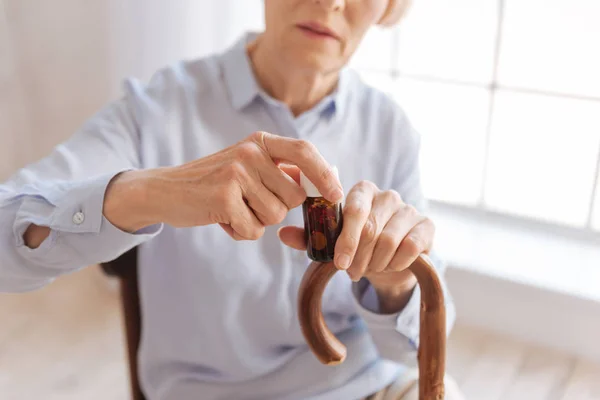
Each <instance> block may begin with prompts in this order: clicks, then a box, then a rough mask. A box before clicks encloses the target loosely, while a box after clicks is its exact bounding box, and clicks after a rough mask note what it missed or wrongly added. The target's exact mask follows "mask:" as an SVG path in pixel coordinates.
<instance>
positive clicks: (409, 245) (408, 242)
mask: <svg viewBox="0 0 600 400" xmlns="http://www.w3.org/2000/svg"><path fill="white" fill-rule="evenodd" d="M402 250H403V251H404V253H405V254H406V255H408V256H410V257H417V256H418V255H419V254H421V253H422V252H423V244H422V243H421V241H420V240H419V239H417V238H415V237H414V236H407V237H405V238H404V240H403V241H402Z"/></svg>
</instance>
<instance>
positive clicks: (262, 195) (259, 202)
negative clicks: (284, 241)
mask: <svg viewBox="0 0 600 400" xmlns="http://www.w3.org/2000/svg"><path fill="white" fill-rule="evenodd" d="M244 197H245V198H246V201H247V202H248V206H249V207H250V208H251V209H252V211H253V212H254V215H256V217H257V218H258V220H259V221H260V222H261V224H262V225H264V226H270V225H277V224H279V223H281V222H282V221H283V220H284V218H285V216H286V215H287V213H288V211H289V210H288V208H287V206H286V205H285V204H283V202H282V201H281V200H280V199H279V198H278V197H277V196H275V195H274V194H273V193H272V192H271V191H270V190H268V189H267V188H266V187H265V186H263V184H262V182H255V184H254V185H253V188H252V189H248V190H247V191H246V192H245V193H244Z"/></svg>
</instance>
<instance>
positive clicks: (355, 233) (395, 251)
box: [279, 181, 435, 299]
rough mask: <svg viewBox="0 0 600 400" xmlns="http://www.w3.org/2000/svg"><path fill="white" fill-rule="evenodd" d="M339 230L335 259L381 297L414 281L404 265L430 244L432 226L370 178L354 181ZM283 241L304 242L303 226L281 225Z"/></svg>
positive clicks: (411, 285)
mask: <svg viewBox="0 0 600 400" xmlns="http://www.w3.org/2000/svg"><path fill="white" fill-rule="evenodd" d="M343 214H344V222H343V227H342V232H341V234H340V236H339V238H338V240H337V243H336V246H335V259H334V263H335V265H336V267H337V268H339V269H341V270H347V272H348V275H349V276H350V278H351V279H352V280H353V281H358V280H359V279H360V278H362V277H365V278H367V279H368V280H369V282H370V283H371V284H372V285H373V287H374V288H375V290H376V291H377V293H378V295H379V297H380V299H381V297H382V296H383V297H398V296H403V295H405V294H407V293H409V292H412V289H413V288H414V286H415V285H416V278H415V277H414V275H413V274H412V273H411V272H410V271H409V270H408V269H407V268H408V267H409V266H410V265H411V264H412V263H413V262H414V261H415V260H416V258H417V257H418V256H419V255H420V254H421V253H428V252H429V250H430V249H431V247H432V243H433V236H434V233H435V227H434V224H433V222H432V221H431V220H430V219H429V218H427V217H425V216H423V215H421V214H420V213H419V212H418V211H417V210H416V209H415V208H414V207H413V206H411V205H408V204H406V203H404V202H403V201H402V199H401V197H400V195H399V194H398V193H397V192H395V191H392V190H388V191H382V190H380V189H379V188H378V187H377V186H376V185H375V184H374V183H372V182H368V181H362V182H360V183H358V184H356V185H355V186H354V187H353V188H352V190H350V192H349V193H348V195H347V197H346V202H345V205H344V208H343ZM279 237H280V238H281V240H282V241H283V243H285V244H287V245H289V246H291V247H294V248H306V245H305V243H304V236H303V230H302V229H300V228H296V227H284V228H282V229H281V230H280V232H279Z"/></svg>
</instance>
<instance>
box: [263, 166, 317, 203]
mask: <svg viewBox="0 0 600 400" xmlns="http://www.w3.org/2000/svg"><path fill="white" fill-rule="evenodd" d="M280 168H281V166H280V167H279V168H278V167H277V166H275V165H274V164H273V163H266V164H264V165H261V167H260V170H259V174H260V179H261V181H262V184H263V185H265V187H266V188H267V189H268V190H269V191H271V192H272V193H273V194H274V195H275V196H277V197H278V198H279V200H280V201H281V202H282V203H283V204H284V205H285V207H286V208H287V210H288V211H289V210H291V209H294V208H296V207H298V206H299V205H300V204H302V203H303V202H304V200H305V199H306V193H305V192H304V190H303V189H302V188H301V187H300V185H299V184H298V183H296V182H295V181H294V178H293V177H292V176H290V175H288V174H287V172H289V173H291V174H293V173H294V170H293V168H295V169H296V170H297V171H298V176H300V172H299V170H298V167H292V166H289V167H288V166H286V167H284V168H285V170H283V169H280Z"/></svg>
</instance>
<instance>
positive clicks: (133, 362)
mask: <svg viewBox="0 0 600 400" xmlns="http://www.w3.org/2000/svg"><path fill="white" fill-rule="evenodd" d="M137 258H138V257H137V248H134V249H131V250H129V251H128V252H127V253H125V254H123V255H121V256H120V257H119V258H117V259H116V260H113V261H111V262H108V263H104V264H102V265H101V267H102V269H103V270H104V272H105V273H106V274H107V275H110V276H116V277H118V278H119V285H120V292H121V303H122V306H123V319H124V321H123V322H124V326H125V336H126V339H127V358H128V362H129V379H130V385H131V394H132V399H133V400H146V397H145V396H144V394H143V393H142V389H141V387H140V382H139V378H138V368H137V366H138V365H137V354H138V349H139V347H140V335H141V332H142V313H141V309H140V296H139V291H138V273H137Z"/></svg>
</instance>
